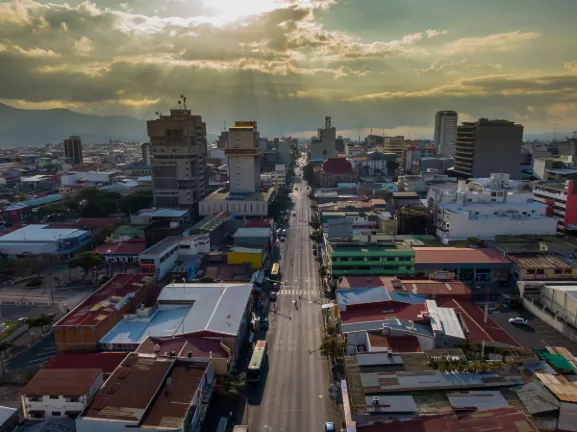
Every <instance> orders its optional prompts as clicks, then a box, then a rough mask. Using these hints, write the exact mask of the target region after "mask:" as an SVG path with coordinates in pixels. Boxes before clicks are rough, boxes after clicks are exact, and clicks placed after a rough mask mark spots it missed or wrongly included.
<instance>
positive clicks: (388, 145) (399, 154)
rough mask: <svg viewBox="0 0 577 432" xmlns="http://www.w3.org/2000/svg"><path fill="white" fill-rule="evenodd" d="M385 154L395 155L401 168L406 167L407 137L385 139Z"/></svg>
mask: <svg viewBox="0 0 577 432" xmlns="http://www.w3.org/2000/svg"><path fill="white" fill-rule="evenodd" d="M383 151H384V152H385V153H394V154H395V156H396V158H397V163H398V164H399V167H401V168H402V167H404V164H405V137H404V136H400V135H399V136H394V137H385V144H384V145H383Z"/></svg>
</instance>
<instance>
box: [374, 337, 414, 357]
mask: <svg viewBox="0 0 577 432" xmlns="http://www.w3.org/2000/svg"><path fill="white" fill-rule="evenodd" d="M368 338H369V343H370V344H371V349H372V350H375V349H390V350H391V351H393V352H395V353H408V352H422V351H423V350H422V348H421V344H420V343H419V338H418V337H417V336H383V335H382V334H375V333H369V334H368Z"/></svg>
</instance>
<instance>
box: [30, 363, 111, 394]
mask: <svg viewBox="0 0 577 432" xmlns="http://www.w3.org/2000/svg"><path fill="white" fill-rule="evenodd" d="M100 373H102V370H101V369H78V368H74V369H40V370H39V371H38V373H37V374H36V375H34V378H32V379H31V380H30V381H29V382H28V384H26V387H24V388H23V389H22V390H21V391H20V394H22V395H25V396H44V395H51V394H57V395H66V396H83V395H85V394H87V393H88V390H89V389H90V386H91V385H92V383H93V382H94V381H95V380H96V378H97V377H98V375H99V374H100Z"/></svg>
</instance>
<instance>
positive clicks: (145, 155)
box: [140, 143, 152, 165]
mask: <svg viewBox="0 0 577 432" xmlns="http://www.w3.org/2000/svg"><path fill="white" fill-rule="evenodd" d="M140 148H141V150H142V163H143V164H145V165H151V163H152V146H151V145H150V143H143V144H142V146H141V147H140Z"/></svg>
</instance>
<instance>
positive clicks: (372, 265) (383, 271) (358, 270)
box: [327, 239, 415, 278]
mask: <svg viewBox="0 0 577 432" xmlns="http://www.w3.org/2000/svg"><path fill="white" fill-rule="evenodd" d="M327 257H328V265H329V266H330V267H331V274H332V276H333V277H334V278H339V277H341V276H361V275H365V276H369V275H371V276H386V275H392V276H396V275H412V274H414V272H415V269H414V259H415V252H414V251H413V249H412V248H411V247H410V246H409V245H407V244H406V243H404V242H382V243H364V242H359V241H355V240H354V239H350V240H333V241H330V242H328V243H327Z"/></svg>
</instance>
